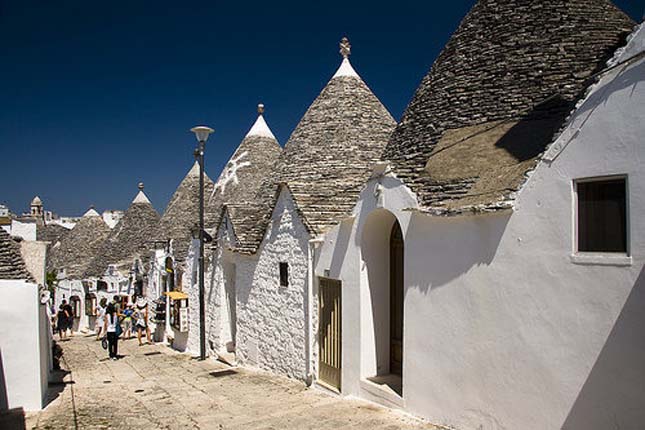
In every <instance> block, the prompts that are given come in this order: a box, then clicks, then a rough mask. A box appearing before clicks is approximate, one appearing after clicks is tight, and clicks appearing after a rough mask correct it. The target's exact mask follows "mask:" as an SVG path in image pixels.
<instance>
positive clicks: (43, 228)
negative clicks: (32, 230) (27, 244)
mask: <svg viewBox="0 0 645 430" xmlns="http://www.w3.org/2000/svg"><path fill="white" fill-rule="evenodd" d="M69 231H70V230H69V229H67V228H65V227H63V226H62V225H60V224H52V223H50V224H38V226H37V227H36V240H40V241H43V242H50V243H51V244H52V245H54V244H56V242H58V241H60V240H61V239H62V237H63V236H64V235H66V234H67V233H69Z"/></svg>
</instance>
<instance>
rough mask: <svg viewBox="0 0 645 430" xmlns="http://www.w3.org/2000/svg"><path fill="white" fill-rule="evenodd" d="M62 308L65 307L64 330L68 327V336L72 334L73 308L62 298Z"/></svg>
mask: <svg viewBox="0 0 645 430" xmlns="http://www.w3.org/2000/svg"><path fill="white" fill-rule="evenodd" d="M63 309H65V314H66V315H67V322H66V324H65V330H67V329H69V336H70V337H72V336H74V309H72V305H71V304H70V303H67V302H66V301H65V300H63Z"/></svg>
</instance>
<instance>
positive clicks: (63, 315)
mask: <svg viewBox="0 0 645 430" xmlns="http://www.w3.org/2000/svg"><path fill="white" fill-rule="evenodd" d="M66 305H67V300H65V299H63V301H62V302H61V304H60V306H59V307H58V312H57V313H56V317H57V320H56V329H57V330H58V337H59V338H60V340H63V339H65V334H66V332H67V321H68V320H69V317H68V314H67V311H66V310H65V307H66Z"/></svg>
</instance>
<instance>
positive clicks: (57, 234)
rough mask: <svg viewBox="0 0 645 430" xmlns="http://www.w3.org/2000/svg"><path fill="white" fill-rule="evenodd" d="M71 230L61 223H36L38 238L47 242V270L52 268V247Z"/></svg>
mask: <svg viewBox="0 0 645 430" xmlns="http://www.w3.org/2000/svg"><path fill="white" fill-rule="evenodd" d="M69 232H70V230H69V229H67V228H65V227H63V226H62V225H60V224H52V223H50V224H37V225H36V240H39V241H42V242H48V243H47V264H46V267H47V270H48V271H49V270H51V256H52V249H53V248H54V246H57V244H58V242H60V241H61V240H62V239H63V237H64V236H65V235H66V234H67V233H69Z"/></svg>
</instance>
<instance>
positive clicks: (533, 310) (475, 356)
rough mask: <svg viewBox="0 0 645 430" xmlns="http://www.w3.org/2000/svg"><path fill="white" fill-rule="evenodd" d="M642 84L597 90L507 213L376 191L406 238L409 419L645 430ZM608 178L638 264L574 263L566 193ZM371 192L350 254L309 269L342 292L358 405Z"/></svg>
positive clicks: (327, 253)
mask: <svg viewBox="0 0 645 430" xmlns="http://www.w3.org/2000/svg"><path fill="white" fill-rule="evenodd" d="M644 79H645V60H642V59H641V60H640V61H638V62H636V63H634V64H632V65H631V66H629V67H628V68H626V69H624V70H622V68H618V69H616V70H615V71H614V72H612V73H610V74H608V75H607V76H606V77H604V78H603V80H602V81H601V84H600V85H599V86H597V87H596V88H595V90H594V92H593V93H592V94H590V96H589V97H588V98H587V100H586V102H585V104H583V105H582V106H581V107H580V109H579V110H578V111H577V112H576V116H575V117H574V120H573V121H572V123H571V125H570V129H569V130H568V131H566V132H565V133H564V134H563V135H562V137H561V138H560V139H559V140H558V142H556V144H554V146H553V147H554V148H561V152H560V153H559V155H557V157H555V159H554V161H553V162H551V163H547V162H543V163H541V164H540V165H539V166H538V168H537V169H536V171H535V172H533V174H532V175H531V178H530V180H529V181H528V183H527V184H526V186H525V187H524V189H523V190H522V191H521V193H520V194H519V197H518V200H517V204H516V207H515V210H514V211H513V212H506V213H500V214H496V215H479V216H465V217H454V218H445V217H431V216H427V215H424V214H421V213H419V212H414V211H413V212H410V211H403V210H402V209H405V208H410V207H413V206H414V205H411V204H410V202H409V198H410V194H409V191H408V190H407V189H406V188H405V187H404V186H403V185H402V184H400V183H399V184H398V185H396V183H393V182H392V181H396V179H395V178H392V177H389V178H388V177H386V178H384V180H383V185H384V189H383V195H384V198H383V207H384V208H385V209H387V210H389V211H390V212H391V213H392V214H394V215H395V216H396V217H397V219H399V222H400V223H401V227H402V230H403V234H404V239H405V257H406V258H405V310H404V313H405V320H404V364H403V398H404V405H405V408H406V409H408V410H409V411H411V412H413V413H415V414H418V415H421V416H424V417H426V418H429V419H430V420H432V421H434V422H436V423H439V424H446V425H453V426H455V427H457V428H463V429H471V428H472V429H483V430H487V429H519V428H521V429H528V430H531V429H535V430H545V429H554V430H555V429H560V428H563V429H580V430H582V429H596V428H598V429H601V428H602V429H604V428H620V429H637V428H641V427H642V423H643V422H645V412H644V411H645V409H644V408H643V405H644V404H645V390H643V387H644V386H645V367H644V366H643V363H645V338H644V337H643V336H642V327H644V326H645V316H644V315H645V313H643V309H645V273H644V271H643V263H644V261H645V254H644V251H643V250H645V222H643V220H642V218H641V217H640V214H642V213H645V197H644V196H645V169H644V168H643V160H644V159H645V142H644V141H643V136H645V123H644V122H643V118H645V83H644V82H643V80H644ZM578 128H579V130H578ZM550 155H553V154H550ZM608 175H627V177H628V183H629V214H630V216H629V220H630V225H629V242H630V253H631V262H630V260H629V259H628V258H623V259H619V260H618V261H616V263H615V264H611V263H605V264H599V263H598V261H599V260H598V259H589V260H587V261H586V263H587V264H580V260H577V261H578V263H575V262H574V261H572V259H571V254H572V252H573V242H574V231H575V230H574V229H575V227H574V212H573V186H572V182H573V180H574V179H577V178H588V177H597V176H608ZM388 183H390V184H389V185H388ZM375 185H376V181H375V180H372V181H370V183H369V184H368V186H367V188H366V189H365V190H364V192H363V193H362V195H361V200H360V201H359V203H358V205H357V209H356V212H357V217H356V219H355V220H354V222H353V223H352V227H351V234H350V237H349V239H347V240H339V241H336V240H335V239H334V234H330V235H328V237H327V240H326V242H325V245H324V246H323V249H322V252H321V258H320V260H319V262H318V265H317V273H318V274H322V273H323V271H324V270H325V269H328V270H330V272H331V273H335V274H337V276H339V277H340V278H341V279H342V281H343V340H342V342H343V360H342V363H343V373H342V375H343V385H342V391H343V393H344V394H348V395H358V396H361V395H364V394H365V393H362V392H361V388H360V384H359V383H358V381H359V380H360V378H361V376H362V374H361V368H362V367H365V360H366V357H365V353H366V352H365V345H366V342H365V341H366V336H365V333H364V329H365V326H366V325H369V323H370V321H369V320H366V318H368V317H369V306H368V304H369V302H367V298H366V295H365V293H366V291H365V285H366V281H367V279H366V277H365V276H364V275H365V272H364V270H363V266H362V261H361V240H362V239H361V234H362V226H363V224H364V222H365V220H367V219H368V218H369V216H370V214H371V213H372V212H373V211H374V209H375V205H376V202H377V199H376V198H375V194H374V193H375ZM339 228H347V227H342V225H341V226H340V227H338V228H337V230H338V229H339ZM336 234H337V233H336ZM337 254H341V255H343V256H344V257H343V258H340V257H338V255H337ZM594 261H596V262H595V263H594ZM582 262H583V263H584V262H585V260H584V259H583V260H582ZM625 264H627V265H625ZM367 283H369V282H367ZM357 316H360V317H357ZM361 330H363V331H361ZM367 344H368V346H369V339H368V342H367Z"/></svg>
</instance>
